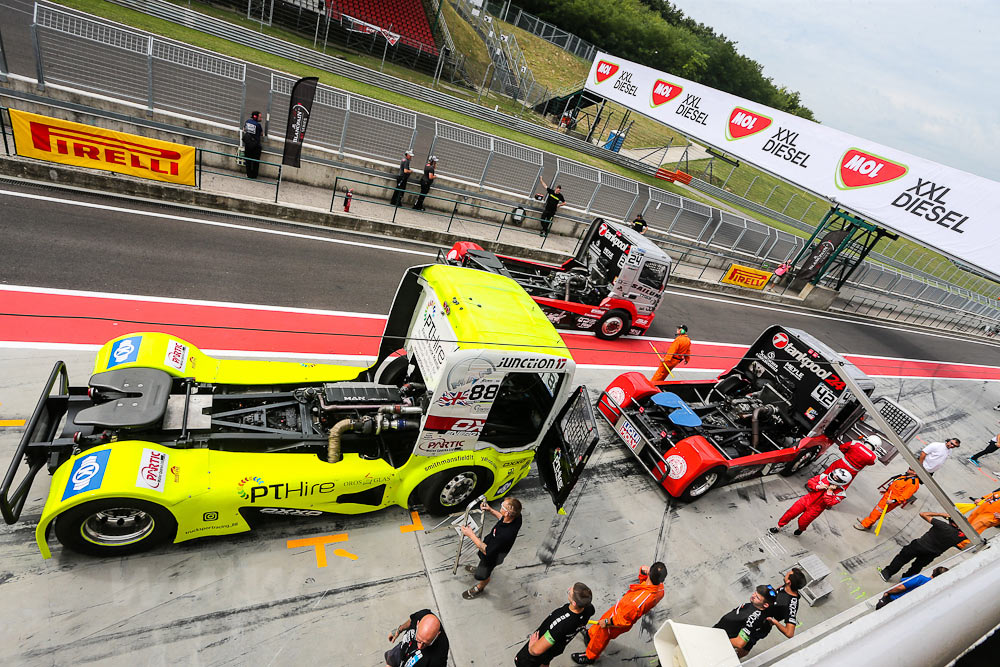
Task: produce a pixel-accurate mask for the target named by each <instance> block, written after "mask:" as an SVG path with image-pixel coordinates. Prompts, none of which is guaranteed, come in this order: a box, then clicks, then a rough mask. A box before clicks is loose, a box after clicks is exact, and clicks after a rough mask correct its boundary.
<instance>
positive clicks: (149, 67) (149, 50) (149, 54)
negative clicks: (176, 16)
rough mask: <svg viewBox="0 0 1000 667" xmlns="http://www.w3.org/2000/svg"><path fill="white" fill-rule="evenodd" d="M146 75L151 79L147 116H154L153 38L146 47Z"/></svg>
mask: <svg viewBox="0 0 1000 667" xmlns="http://www.w3.org/2000/svg"><path fill="white" fill-rule="evenodd" d="M146 63H147V64H146V75H147V76H148V77H149V106H148V107H147V108H146V115H147V116H152V115H153V38H152V37H150V38H149V40H148V41H147V46H146Z"/></svg>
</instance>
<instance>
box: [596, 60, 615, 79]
mask: <svg viewBox="0 0 1000 667" xmlns="http://www.w3.org/2000/svg"><path fill="white" fill-rule="evenodd" d="M617 73H618V65H615V64H614V63H609V62H608V61H607V60H601V61H599V62H598V63H597V73H596V78H597V83H604V82H605V81H606V80H608V79H610V78H611V77H613V76H614V75H615V74H617Z"/></svg>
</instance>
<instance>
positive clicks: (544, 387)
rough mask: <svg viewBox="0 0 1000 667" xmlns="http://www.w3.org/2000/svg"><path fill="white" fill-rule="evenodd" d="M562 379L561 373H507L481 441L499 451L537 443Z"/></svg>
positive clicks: (563, 375)
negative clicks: (497, 448) (495, 447)
mask: <svg viewBox="0 0 1000 667" xmlns="http://www.w3.org/2000/svg"><path fill="white" fill-rule="evenodd" d="M564 377H565V374H564V373H508V374H507V376H506V377H505V378H504V379H503V382H502V383H500V389H499V391H498V392H497V397H496V399H495V400H494V401H493V407H491V408H490V414H489V417H488V418H487V419H486V425H485V426H484V427H483V435H482V440H485V441H486V442H489V443H491V444H493V445H496V446H497V447H499V448H501V449H516V448H518V447H524V446H525V445H528V444H531V443H532V442H534V441H536V440H537V439H538V438H539V436H540V435H541V431H542V425H543V424H544V423H545V419H546V417H548V416H549V414H550V413H551V412H552V407H553V405H554V404H555V397H556V396H557V395H558V393H559V386H560V384H561V383H562V382H563V379H564Z"/></svg>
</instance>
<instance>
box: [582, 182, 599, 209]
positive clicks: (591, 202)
mask: <svg viewBox="0 0 1000 667" xmlns="http://www.w3.org/2000/svg"><path fill="white" fill-rule="evenodd" d="M600 191H601V183H600V182H599V181H598V183H597V187H596V188H594V194H592V195H590V201H589V202H587V208H585V209H583V212H584V213H590V207H591V206H593V205H594V200H595V199H597V193H598V192H600Z"/></svg>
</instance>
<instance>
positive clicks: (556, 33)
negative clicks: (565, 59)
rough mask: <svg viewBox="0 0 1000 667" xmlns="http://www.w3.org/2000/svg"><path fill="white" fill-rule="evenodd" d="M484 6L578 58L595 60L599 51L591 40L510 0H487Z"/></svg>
mask: <svg viewBox="0 0 1000 667" xmlns="http://www.w3.org/2000/svg"><path fill="white" fill-rule="evenodd" d="M483 6H484V8H485V9H486V11H488V12H489V13H490V14H492V15H493V16H496V17H497V18H499V19H500V20H502V21H506V22H507V23H510V24H511V25H514V26H517V27H518V28H521V29H522V30H526V31H528V32H530V33H531V34H533V35H535V36H537V37H541V38H542V39H544V40H545V41H546V42H549V43H550V44H555V45H556V46H558V47H559V48H561V49H563V50H564V51H569V52H570V53H572V54H573V55H574V56H576V57H577V58H582V59H584V60H593V59H594V54H596V53H597V47H596V46H594V45H593V44H591V43H590V42H587V41H584V40H582V39H580V38H579V37H577V36H576V35H574V34H573V33H570V32H566V31H565V30H562V29H560V28H557V27H556V26H554V25H552V24H551V23H548V22H546V21H543V20H542V19H540V18H538V17H537V16H535V15H533V14H529V13H528V12H526V11H524V10H523V9H521V8H520V7H515V6H514V5H512V4H510V2H504V1H503V0H485V1H484V2H483Z"/></svg>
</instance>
